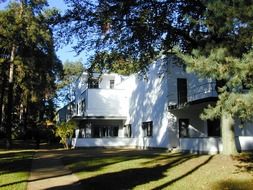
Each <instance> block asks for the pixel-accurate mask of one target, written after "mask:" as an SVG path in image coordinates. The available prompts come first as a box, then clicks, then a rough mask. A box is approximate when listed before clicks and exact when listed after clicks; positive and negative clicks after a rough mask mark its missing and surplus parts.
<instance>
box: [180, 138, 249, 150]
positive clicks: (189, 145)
mask: <svg viewBox="0 0 253 190" xmlns="http://www.w3.org/2000/svg"><path fill="white" fill-rule="evenodd" d="M236 146H237V149H238V150H241V151H247V150H253V137H252V136H246V137H245V136H239V137H236ZM180 149H181V150H183V151H190V152H206V153H209V154H215V153H220V152H221V151H222V142H221V138H214V137H207V138H180Z"/></svg>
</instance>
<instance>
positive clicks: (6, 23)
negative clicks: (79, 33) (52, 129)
mask: <svg viewBox="0 0 253 190" xmlns="http://www.w3.org/2000/svg"><path fill="white" fill-rule="evenodd" d="M46 6H47V1H45V0H40V1H34V0H30V1H28V0H27V1H20V2H14V3H11V4H9V6H8V8H7V9H6V10H1V11H0V22H1V25H0V39H1V40H0V49H1V50H2V52H3V54H4V55H3V56H1V60H0V63H1V68H2V73H3V74H4V77H2V81H1V82H0V84H1V87H2V91H1V100H2V101H1V105H0V106H1V108H3V107H4V108H5V109H4V113H1V117H2V118H0V119H1V124H3V126H4V128H5V130H6V135H7V138H8V140H9V141H10V140H11V132H12V129H13V127H14V125H17V126H19V127H20V126H23V127H24V129H26V128H27V125H28V123H30V127H34V126H36V125H41V124H42V123H43V120H45V119H47V118H52V117H53V111H54V110H53V97H54V95H55V90H56V85H55V81H56V79H57V78H59V77H60V73H61V70H62V65H61V62H60V60H59V59H58V58H57V56H56V54H55V50H54V40H53V35H52V28H51V27H50V24H49V21H50V17H51V16H52V14H53V11H50V10H46V9H45V7H46ZM7 81H8V83H7ZM5 90H7V92H8V93H5ZM0 110H3V109H0ZM14 113H15V114H14ZM21 131H22V130H21Z"/></svg>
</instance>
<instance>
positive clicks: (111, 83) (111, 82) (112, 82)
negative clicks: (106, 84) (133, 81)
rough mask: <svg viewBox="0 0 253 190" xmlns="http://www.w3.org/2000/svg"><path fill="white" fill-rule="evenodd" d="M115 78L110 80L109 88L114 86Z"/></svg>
mask: <svg viewBox="0 0 253 190" xmlns="http://www.w3.org/2000/svg"><path fill="white" fill-rule="evenodd" d="M114 84H115V80H110V89H113V88H114Z"/></svg>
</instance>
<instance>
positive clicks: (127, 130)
mask: <svg viewBox="0 0 253 190" xmlns="http://www.w3.org/2000/svg"><path fill="white" fill-rule="evenodd" d="M124 128H125V130H124V136H125V137H128V138H131V136H132V125H131V124H127V125H124Z"/></svg>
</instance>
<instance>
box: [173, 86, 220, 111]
mask: <svg viewBox="0 0 253 190" xmlns="http://www.w3.org/2000/svg"><path fill="white" fill-rule="evenodd" d="M187 94H188V95H187V98H185V101H181V100H178V98H179V97H177V98H176V96H175V95H174V96H173V95H169V96H168V98H169V105H168V109H169V110H174V109H180V108H183V107H185V106H186V105H188V104H190V103H194V102H197V101H205V100H207V99H210V98H216V97H217V96H218V94H217V91H216V82H207V83H203V84H200V85H197V86H194V87H192V88H188V93H187Z"/></svg>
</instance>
